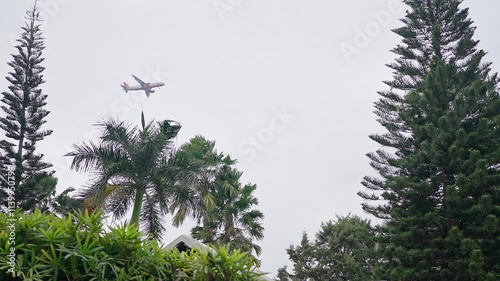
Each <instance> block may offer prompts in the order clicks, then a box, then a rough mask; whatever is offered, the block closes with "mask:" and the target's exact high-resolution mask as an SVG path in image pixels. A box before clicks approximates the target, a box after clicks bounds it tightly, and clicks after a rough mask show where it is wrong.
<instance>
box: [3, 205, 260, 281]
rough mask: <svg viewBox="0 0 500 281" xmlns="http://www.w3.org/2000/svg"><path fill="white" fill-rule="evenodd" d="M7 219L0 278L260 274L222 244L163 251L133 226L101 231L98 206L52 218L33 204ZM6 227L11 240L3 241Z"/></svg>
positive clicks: (181, 277)
mask: <svg viewBox="0 0 500 281" xmlns="http://www.w3.org/2000/svg"><path fill="white" fill-rule="evenodd" d="M8 219H9V217H8V215H6V214H0V280H44V281H45V280H50V281H56V280H79V281H80V280H82V281H83V280H89V281H90V280H92V281H94V280H95V281H99V280H123V281H125V280H200V281H202V280H203V281H204V280H259V276H260V274H258V273H255V271H254V270H255V261H254V259H253V258H252V257H251V256H248V255H247V254H246V253H242V252H240V251H233V252H231V251H229V248H227V247H221V248H216V249H214V250H210V251H207V252H205V251H190V252H179V251H177V250H170V251H167V250H164V249H163V248H162V247H161V245H159V244H158V242H157V240H156V239H151V238H150V237H145V236H144V235H143V234H142V233H141V232H139V231H138V229H137V228H136V227H134V226H129V225H121V226H116V227H111V228H110V229H109V230H107V231H105V230H104V229H103V225H102V220H101V213H100V212H95V213H93V214H90V215H89V213H85V214H78V213H75V214H71V215H68V216H67V217H64V218H58V217H56V216H54V215H52V214H45V213H41V212H40V211H38V210H36V211H35V212H34V213H32V214H27V215H26V214H22V213H20V212H19V213H16V219H15V220H14V221H12V220H11V221H9V220H8ZM12 223H13V224H12ZM12 225H15V231H14V230H13V228H12ZM9 226H11V227H10V228H9ZM11 230H13V233H15V242H16V243H15V244H9V241H12V240H9V237H10V236H11ZM10 243H12V242H10ZM11 247H15V253H16V256H15V274H13V273H12V272H9V269H10V268H11V265H12V264H11V263H10V262H11V260H10V257H9V256H8V255H9V254H10V253H11V249H10V248H11ZM13 260H14V259H13Z"/></svg>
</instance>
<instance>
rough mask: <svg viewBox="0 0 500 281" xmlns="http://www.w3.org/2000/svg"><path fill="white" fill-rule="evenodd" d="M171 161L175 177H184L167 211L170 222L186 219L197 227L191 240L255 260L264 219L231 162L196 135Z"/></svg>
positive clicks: (252, 190) (253, 189)
mask: <svg viewBox="0 0 500 281" xmlns="http://www.w3.org/2000/svg"><path fill="white" fill-rule="evenodd" d="M172 160H173V162H174V163H175V165H174V166H176V167H177V169H178V171H179V173H177V174H176V175H177V176H179V175H184V176H183V181H184V184H181V185H176V187H177V188H178V189H177V191H176V192H175V195H174V196H175V199H174V200H173V204H172V208H171V211H172V212H173V213H174V223H175V224H181V223H182V222H183V220H184V219H185V218H186V216H190V217H192V218H193V219H195V221H196V222H197V224H198V225H197V226H196V227H194V228H193V229H192V230H191V234H192V235H193V237H194V238H196V239H199V240H201V241H203V242H204V243H208V244H217V245H219V244H229V245H230V246H231V248H234V249H241V250H244V251H247V252H249V253H251V252H252V251H255V253H256V255H259V254H260V252H261V248H260V247H259V246H258V245H256V244H255V243H254V241H255V240H261V239H262V238H263V237H264V234H263V231H264V228H263V227H262V224H261V221H262V219H263V218H264V215H263V214H262V212H261V211H259V210H256V209H255V207H256V206H257V205H258V200H257V198H256V197H254V196H253V192H254V191H255V189H256V188H257V186H256V185H254V184H253V185H252V184H247V185H244V186H242V184H241V183H240V178H241V175H242V173H241V172H239V171H238V170H237V169H235V168H234V167H233V166H234V165H235V164H236V161H235V160H233V159H231V157H229V156H228V155H224V153H218V152H217V150H216V149H215V142H213V141H208V140H206V139H205V138H203V137H201V136H196V137H195V138H193V139H191V140H190V142H189V143H187V144H184V145H182V146H181V147H180V149H179V150H178V151H177V152H176V153H175V157H173V158H172ZM186 173H188V175H186ZM186 180H187V182H186ZM177 182H180V181H177Z"/></svg>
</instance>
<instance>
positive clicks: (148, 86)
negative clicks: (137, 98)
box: [127, 82, 165, 93]
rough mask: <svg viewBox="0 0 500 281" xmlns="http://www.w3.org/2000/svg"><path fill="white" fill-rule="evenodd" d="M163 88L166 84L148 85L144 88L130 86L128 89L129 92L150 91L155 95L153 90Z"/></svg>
mask: <svg viewBox="0 0 500 281" xmlns="http://www.w3.org/2000/svg"><path fill="white" fill-rule="evenodd" d="M161 86H165V83H162V82H154V83H146V85H144V86H140V85H137V86H130V87H128V88H127V91H149V92H152V93H154V91H151V89H153V88H157V87H161Z"/></svg>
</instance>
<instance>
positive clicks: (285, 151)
mask: <svg viewBox="0 0 500 281" xmlns="http://www.w3.org/2000/svg"><path fill="white" fill-rule="evenodd" d="M32 3H33V1H28V0H23V1H18V0H8V1H2V2H1V3H0V11H1V12H0V65H1V66H0V70H2V72H1V75H0V76H2V77H3V76H6V75H7V72H8V71H10V70H11V69H10V68H9V67H8V66H7V64H6V62H8V61H10V60H11V57H10V54H11V53H14V52H15V51H14V48H13V39H15V38H17V37H18V36H19V34H20V32H21V29H20V26H21V25H22V24H23V21H24V20H23V16H24V13H25V11H26V10H27V9H29V8H30V6H31V5H32ZM398 3H399V2H398V1H395V0H370V1H367V0H355V1H331V0H330V1H327V0H316V1H305V0H302V1H299V0H286V1H285V0H276V1H264V0H253V1H245V0H196V1H179V0H177V1H174V0H170V1H160V0H147V1H118V0H113V1H96V0H90V1H75V0H39V4H40V5H39V6H40V8H41V12H42V15H43V16H44V18H45V23H44V25H43V29H42V30H43V34H44V37H45V38H46V41H45V42H46V49H45V51H44V55H43V56H44V57H45V58H46V60H45V62H44V64H43V65H44V66H45V67H46V71H45V72H44V78H45V80H46V83H45V84H44V85H43V87H42V89H43V93H45V94H48V95H49V97H48V99H47V102H48V105H47V109H48V110H50V111H51V114H50V115H49V116H48V118H47V121H48V122H47V124H46V126H45V129H52V130H54V133H53V134H52V135H51V136H50V137H47V138H46V139H45V140H44V141H42V142H40V143H39V146H38V151H39V152H42V153H44V154H45V155H46V160H47V161H49V162H51V163H53V164H54V167H55V169H56V171H57V172H56V176H57V177H58V178H59V185H58V190H59V191H61V190H63V189H64V188H66V187H69V186H74V187H76V188H78V187H80V186H82V185H84V184H85V181H86V179H87V178H88V175H82V174H77V173H75V172H72V171H69V161H70V159H68V158H65V157H63V156H62V155H64V154H65V153H67V152H69V151H70V147H71V145H72V144H74V143H79V142H81V141H84V140H89V139H95V133H96V131H95V129H94V127H93V125H92V124H95V123H96V121H98V120H100V119H101V118H103V117H105V116H112V117H117V118H120V119H122V120H128V121H130V122H132V123H134V124H137V125H138V124H139V120H140V119H139V118H140V112H141V110H144V112H145V116H146V119H153V118H154V119H156V120H163V119H173V120H177V121H179V122H181V123H182V125H183V127H182V130H181V131H180V134H179V136H178V144H179V145H180V144H182V143H184V142H186V141H188V140H189V139H190V138H191V137H193V136H195V135H197V134H201V135H203V136H205V137H206V138H208V139H210V140H215V141H216V146H217V148H218V149H219V150H220V151H224V152H226V153H229V154H231V155H232V156H233V157H234V158H237V159H239V164H238V167H239V169H240V170H242V171H243V172H244V175H243V178H244V181H245V182H252V183H256V184H257V186H258V189H257V192H256V196H257V197H258V198H259V200H260V205H259V209H260V210H261V211H263V212H264V214H265V216H266V217H265V220H264V226H265V228H266V231H265V239H264V240H263V241H261V242H260V245H261V246H262V247H263V254H262V256H261V258H262V259H263V266H262V269H263V270H264V271H267V272H272V273H274V272H275V271H276V269H277V268H278V267H281V266H283V265H285V264H289V262H288V256H287V254H286V250H285V249H286V248H288V246H289V245H290V244H292V243H293V244H297V243H299V242H300V238H301V233H302V232H303V231H306V232H307V233H309V234H310V235H311V236H312V235H314V233H315V232H316V231H317V230H318V229H319V226H320V223H321V222H324V221H327V220H330V219H334V218H335V215H336V214H338V215H347V214H348V213H352V214H358V215H361V216H363V217H368V216H367V215H365V214H363V212H362V210H361V206H360V203H361V202H362V201H361V199H360V198H358V196H357V195H356V192H358V191H359V190H362V189H363V187H362V185H361V184H360V181H361V180H362V178H363V176H365V175H367V174H370V173H373V171H372V170H371V168H370V166H369V161H368V158H366V157H365V153H367V152H369V151H373V150H375V149H377V148H379V147H378V146H377V145H376V144H375V143H374V142H372V141H370V140H369V138H368V135H369V134H372V133H376V132H380V131H381V129H380V127H379V125H378V123H377V122H376V121H375V119H376V116H375V115H374V114H373V113H372V111H373V102H374V101H375V100H376V99H377V98H378V96H377V94H376V91H378V90H383V89H386V87H385V86H384V84H383V83H382V81H383V80H389V79H391V70H390V69H389V68H387V67H386V66H385V64H386V63H390V62H392V61H393V59H394V56H393V54H392V53H391V52H390V51H389V50H390V49H392V48H393V47H395V46H396V44H398V43H399V42H400V39H399V38H398V37H397V35H395V34H394V33H392V32H391V31H390V29H391V28H395V27H398V26H400V25H401V24H400V22H399V21H398V19H399V18H401V17H402V16H403V15H404V11H405V9H406V7H404V6H403V5H401V4H398ZM463 6H466V7H470V16H471V18H472V19H473V20H474V22H475V25H476V26H477V27H478V28H477V31H476V36H475V38H476V39H479V40H480V41H481V42H480V45H479V46H480V48H483V49H484V50H486V51H487V52H488V55H487V57H486V59H487V60H488V61H492V62H493V63H494V64H493V70H494V71H499V70H500V69H499V64H500V40H499V39H498V26H500V18H499V17H498V16H495V14H494V13H496V12H497V11H499V10H500V2H497V1H491V0H474V1H472V0H466V1H464V4H463ZM361 33H363V34H364V35H361ZM131 74H135V75H136V76H138V77H140V78H143V79H144V80H146V81H148V80H149V81H158V80H160V81H163V82H166V85H165V86H164V87H162V88H161V89H159V90H158V91H157V92H156V93H153V94H152V95H151V97H149V98H148V99H146V98H145V96H144V94H143V93H137V94H134V93H128V94H125V93H123V92H122V91H121V88H120V86H119V84H120V83H122V82H124V81H127V82H128V83H129V84H131V85H132V84H135V81H134V80H133V78H132V77H131V76H130V75H131ZM7 87H8V83H7V81H6V80H5V79H0V91H5V90H7ZM2 137H4V136H2ZM169 223H170V222H168V224H169ZM192 226H193V225H192V224H190V223H186V224H185V225H184V226H183V227H181V228H179V229H174V228H173V227H171V226H170V225H168V227H167V232H166V233H165V237H164V240H165V241H166V242H169V241H171V240H173V239H175V238H176V237H177V236H178V235H179V234H182V233H187V232H188V231H189V229H190V228H191V227H192Z"/></svg>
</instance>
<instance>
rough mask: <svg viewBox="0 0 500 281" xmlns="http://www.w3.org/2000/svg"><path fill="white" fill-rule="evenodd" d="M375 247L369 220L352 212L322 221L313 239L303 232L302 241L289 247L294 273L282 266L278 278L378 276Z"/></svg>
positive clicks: (361, 280)
mask: <svg viewBox="0 0 500 281" xmlns="http://www.w3.org/2000/svg"><path fill="white" fill-rule="evenodd" d="M375 249H376V236H375V230H374V229H372V227H371V226H370V222H369V221H367V220H363V219H361V218H360V217H357V216H350V215H349V216H347V217H337V220H336V221H329V222H326V223H322V224H321V229H320V231H319V232H317V233H316V238H315V240H314V241H310V240H309V237H308V235H307V234H306V233H303V234H302V240H301V242H300V245H297V246H294V245H292V246H290V248H288V249H287V253H288V255H289V257H290V260H291V261H292V262H293V273H288V272H287V270H286V267H283V268H280V269H279V270H278V276H277V279H278V280H280V281H286V280H294V281H295V280H297V281H305V280H318V281H320V280H325V281H327V280H346V281H347V280H349V281H367V280H375V279H374V275H375V274H374V271H375V268H376V265H377V262H378V258H377V257H376V256H375Z"/></svg>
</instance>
